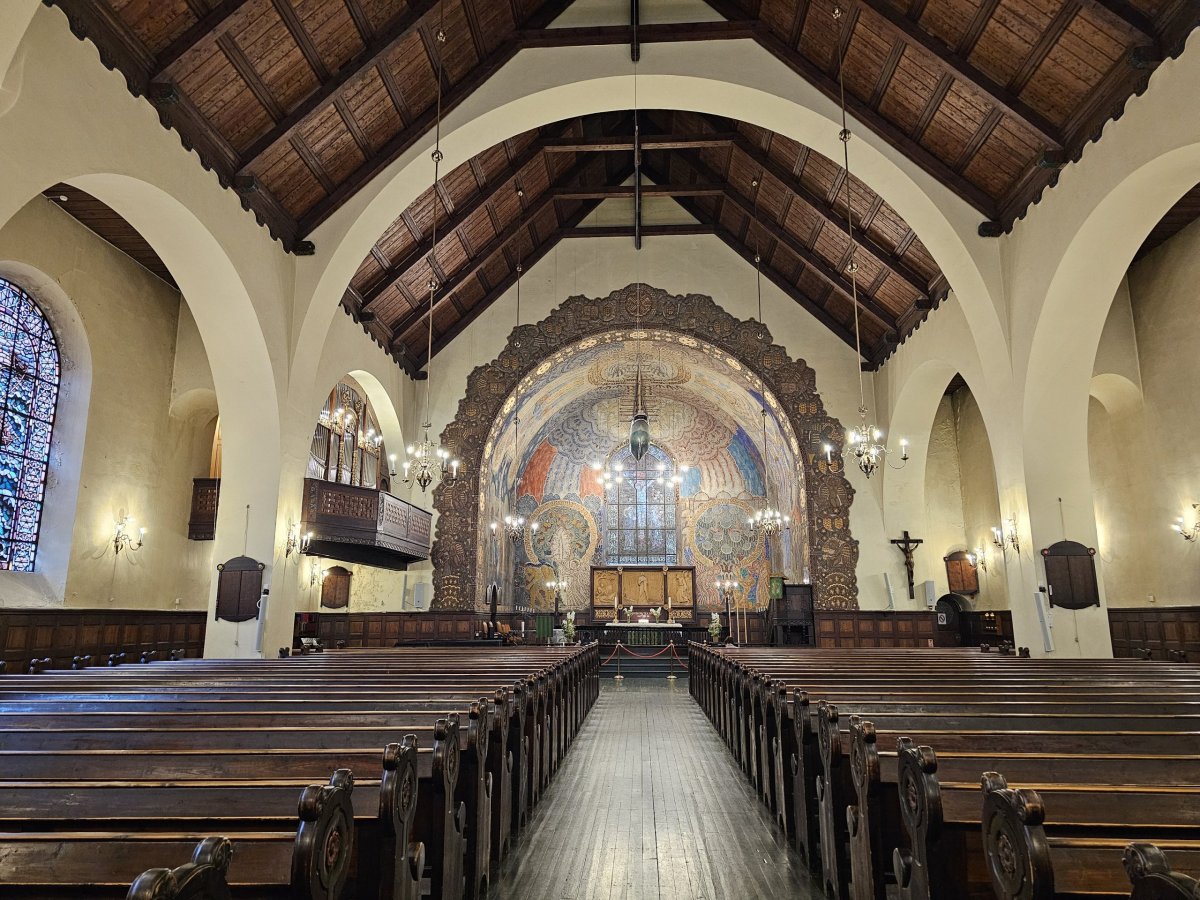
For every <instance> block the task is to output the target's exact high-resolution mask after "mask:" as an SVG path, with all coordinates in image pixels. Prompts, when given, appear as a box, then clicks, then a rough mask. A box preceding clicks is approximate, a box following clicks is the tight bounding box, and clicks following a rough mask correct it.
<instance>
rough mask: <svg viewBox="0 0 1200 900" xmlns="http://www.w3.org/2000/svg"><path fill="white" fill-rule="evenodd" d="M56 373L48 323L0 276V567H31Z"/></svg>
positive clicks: (20, 569)
mask: <svg viewBox="0 0 1200 900" xmlns="http://www.w3.org/2000/svg"><path fill="white" fill-rule="evenodd" d="M58 377H59V366H58V344H57V342H56V341H55V340H54V332H53V331H52V330H51V329H50V323H49V322H47V321H46V317H45V316H44V315H42V311H41V309H40V308H39V307H38V305H37V304H36V303H35V302H34V301H33V298H32V297H30V296H29V295H28V294H26V293H25V292H24V291H23V290H21V289H20V288H19V287H17V286H16V285H15V284H11V283H9V282H7V281H4V280H3V279H0V391H2V392H3V397H4V408H3V416H4V419H3V422H0V569H8V570H10V571H13V572H32V571H33V564H34V558H35V557H36V555H37V540H38V529H39V528H40V527H41V523H42V501H43V499H44V497H45V490H46V468H47V465H48V462H49V459H50V433H51V431H52V430H53V429H54V410H55V407H56V406H57V404H58Z"/></svg>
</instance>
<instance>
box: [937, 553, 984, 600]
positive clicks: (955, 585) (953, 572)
mask: <svg viewBox="0 0 1200 900" xmlns="http://www.w3.org/2000/svg"><path fill="white" fill-rule="evenodd" d="M942 561H943V562H945V563H946V580H947V581H948V582H949V583H950V593H952V594H962V595H963V596H966V597H974V596H975V595H976V594H978V593H979V570H978V569H977V568H976V566H975V560H974V559H973V558H972V557H971V555H970V554H969V553H967V552H966V551H965V550H956V551H954V552H953V553H951V554H950V555H949V556H943V557H942Z"/></svg>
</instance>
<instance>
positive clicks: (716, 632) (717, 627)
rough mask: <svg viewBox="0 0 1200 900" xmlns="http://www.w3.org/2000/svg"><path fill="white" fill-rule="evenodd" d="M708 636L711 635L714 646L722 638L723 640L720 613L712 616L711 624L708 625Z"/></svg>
mask: <svg viewBox="0 0 1200 900" xmlns="http://www.w3.org/2000/svg"><path fill="white" fill-rule="evenodd" d="M708 634H709V637H711V638H712V642H713V643H714V644H715V643H716V642H717V641H718V640H720V638H721V614H720V613H713V614H712V619H710V620H709V623H708Z"/></svg>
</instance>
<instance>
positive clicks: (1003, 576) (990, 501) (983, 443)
mask: <svg viewBox="0 0 1200 900" xmlns="http://www.w3.org/2000/svg"><path fill="white" fill-rule="evenodd" d="M952 406H953V415H954V425H955V433H956V435H957V437H958V464H959V473H960V477H961V490H962V517H963V518H962V521H963V539H964V540H965V542H966V546H965V547H963V548H962V549H964V550H967V551H968V552H971V551H973V550H974V549H975V548H977V547H981V546H982V547H983V549H984V550H985V551H986V552H987V571H986V572H984V571H982V570H981V571H980V572H979V594H978V595H976V596H975V598H974V599H973V605H974V606H975V607H977V608H978V609H1006V608H1007V607H1008V584H1007V566H1005V565H1004V564H1003V562H1004V557H1003V556H1002V555H1001V554H1000V551H998V550H997V549H996V548H995V547H993V546H992V526H993V525H999V524H1000V501H999V499H998V498H997V495H996V466H995V463H994V461H993V460H992V448H991V443H990V441H989V440H988V433H987V429H986V428H985V427H984V424H983V415H982V413H981V412H980V411H979V404H978V403H977V402H976V401H975V395H974V394H972V393H971V391H970V390H961V389H960V390H957V391H955V392H954V395H953V397H952ZM1021 552H1022V553H1023V554H1025V555H1026V558H1029V554H1030V552H1031V551H1030V548H1028V547H1022V548H1021Z"/></svg>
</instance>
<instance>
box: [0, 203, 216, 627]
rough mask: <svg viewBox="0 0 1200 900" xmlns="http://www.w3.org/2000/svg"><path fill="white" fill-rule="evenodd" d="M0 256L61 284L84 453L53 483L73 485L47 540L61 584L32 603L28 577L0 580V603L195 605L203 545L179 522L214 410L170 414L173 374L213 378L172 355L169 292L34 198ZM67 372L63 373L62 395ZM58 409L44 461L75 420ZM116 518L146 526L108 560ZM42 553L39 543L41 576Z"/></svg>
mask: <svg viewBox="0 0 1200 900" xmlns="http://www.w3.org/2000/svg"><path fill="white" fill-rule="evenodd" d="M0 259H8V260H16V261H20V262H21V263H23V264H25V265H28V266H32V267H35V268H36V269H38V270H40V271H41V272H43V273H45V275H46V276H47V277H48V278H50V279H52V280H53V281H54V282H55V283H57V284H58V285H59V286H60V287H61V289H62V290H63V291H64V292H65V294H66V296H67V297H68V298H69V302H70V303H71V304H72V305H73V306H74V308H75V310H76V311H77V313H78V315H79V318H80V320H81V322H82V326H83V329H84V331H85V332H86V335H87V342H88V346H89V348H90V354H91V390H90V396H89V397H88V398H87V400H88V402H87V405H86V408H85V412H84V413H83V416H84V417H85V419H83V421H86V435H85V441H84V446H83V451H82V454H81V455H66V456H65V457H64V458H62V460H61V463H60V464H59V465H57V466H56V469H57V476H56V477H57V479H58V480H59V481H63V480H68V479H70V480H74V482H75V483H76V484H77V490H78V501H77V506H76V508H75V515H74V525H73V528H72V529H71V531H70V533H69V536H67V535H62V536H58V535H54V534H53V533H51V535H50V536H49V539H50V540H51V541H55V540H58V539H60V538H65V543H66V545H67V546H69V548H70V549H69V568H68V570H67V574H66V580H65V584H63V586H62V587H61V588H59V587H58V586H57V585H50V584H45V583H43V586H42V589H41V590H40V591H39V592H35V595H34V596H30V593H29V592H27V591H22V590H20V589H19V587H17V586H18V585H20V584H25V585H26V586H28V585H30V584H31V582H32V579H30V578H29V577H28V576H24V575H21V574H19V573H7V572H6V573H0V584H2V585H4V587H3V588H0V603H14V601H16V603H14V605H29V604H36V605H46V606H59V605H65V606H81V607H113V608H131V609H132V608H157V609H174V608H180V609H203V608H204V607H205V605H206V604H207V602H208V591H209V583H210V580H211V579H210V573H211V571H212V544H211V543H201V542H195V541H188V540H187V520H188V515H189V512H190V506H191V479H192V478H193V477H196V476H206V475H207V474H208V459H209V452H210V450H211V446H212V433H213V428H212V427H213V418H214V414H215V411H214V410H208V411H205V410H203V409H200V410H196V411H191V412H189V414H187V415H185V416H172V415H171V414H170V411H169V410H170V405H171V397H172V393H173V391H174V376H175V375H176V373H178V374H179V376H180V377H181V378H182V379H183V380H184V382H185V383H190V384H205V383H207V384H209V385H211V383H212V376H211V374H209V373H208V371H207V360H206V358H205V357H204V356H203V354H202V353H201V354H198V355H195V354H193V355H189V356H187V357H177V355H176V353H175V347H176V336H177V333H178V330H179V327H180V308H181V306H182V305H183V304H182V300H181V298H180V295H179V293H178V292H177V291H175V290H173V289H172V288H170V287H169V286H168V285H166V284H164V283H163V282H162V281H160V280H159V279H158V278H156V277H154V276H153V275H151V274H150V273H149V272H147V271H146V270H145V269H143V268H141V267H140V266H138V265H137V264H136V263H134V262H133V261H132V260H130V259H129V258H128V257H126V256H125V255H123V254H122V253H120V252H118V251H117V250H115V249H114V248H113V247H111V246H110V245H108V244H107V243H105V242H104V241H102V240H100V239H99V238H98V237H96V236H95V235H94V234H92V233H91V232H90V231H88V230H87V229H86V228H84V227H83V226H82V225H80V224H79V223H78V222H76V221H75V220H74V219H72V218H71V217H70V216H68V215H67V214H66V213H65V212H63V211H62V210H61V209H58V208H57V207H56V206H55V205H54V203H53V202H52V201H50V200H46V199H44V198H41V197H39V198H35V199H34V200H32V201H30V203H29V204H27V205H26V206H25V207H24V208H23V209H22V210H21V211H20V212H19V213H18V214H17V215H16V216H14V217H13V219H11V220H10V221H9V222H8V224H7V225H5V227H4V228H3V229H0ZM16 280H17V282H18V284H20V282H21V280H20V279H16ZM35 296H37V294H36V293H35ZM192 327H194V326H192ZM67 349H68V355H70V354H69V350H70V348H69V347H68V348H67ZM75 372H76V369H75V367H74V366H71V367H69V368H68V367H64V373H63V381H64V390H70V388H71V381H72V379H73V378H74V377H75ZM62 413H63V410H62V407H61V405H60V410H59V416H58V418H57V422H56V428H55V434H54V437H53V439H52V441H53V443H52V457H53V456H54V454H55V450H54V447H55V445H57V443H58V441H59V428H60V427H63V426H67V427H69V426H70V425H72V424H75V423H72V422H70V421H69V419H70V418H73V417H67V418H66V419H64V416H63V414H62ZM80 460H82V465H81V464H80ZM123 515H129V516H132V517H133V518H134V520H135V521H134V526H135V527H145V528H146V529H147V536H146V545H145V547H143V549H142V550H140V551H138V552H137V553H122V554H120V555H119V556H118V555H116V554H114V552H113V546H112V536H113V530H114V523H115V522H116V520H118V519H119V518H120V517H121V516H123ZM41 557H42V553H41V546H39V564H38V568H39V569H40V568H42V566H41ZM9 584H13V586H14V589H15V590H16V593H14V592H13V591H10V590H9V589H8V585H9Z"/></svg>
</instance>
